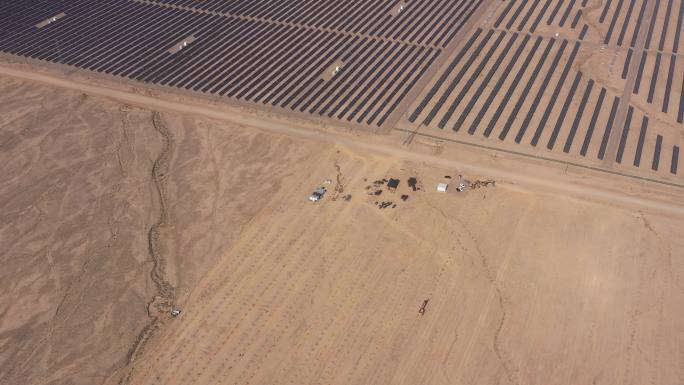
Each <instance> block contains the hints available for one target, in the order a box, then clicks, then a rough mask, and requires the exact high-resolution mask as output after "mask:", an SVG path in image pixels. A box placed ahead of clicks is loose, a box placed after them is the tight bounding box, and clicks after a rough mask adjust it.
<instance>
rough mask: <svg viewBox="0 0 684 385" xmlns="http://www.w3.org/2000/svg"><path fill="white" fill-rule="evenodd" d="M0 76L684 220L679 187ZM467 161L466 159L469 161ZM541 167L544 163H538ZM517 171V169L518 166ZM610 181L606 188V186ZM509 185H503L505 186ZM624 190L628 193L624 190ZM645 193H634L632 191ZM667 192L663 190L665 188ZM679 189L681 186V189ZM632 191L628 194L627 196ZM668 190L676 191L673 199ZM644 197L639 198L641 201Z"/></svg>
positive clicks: (61, 82)
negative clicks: (433, 151)
mask: <svg viewBox="0 0 684 385" xmlns="http://www.w3.org/2000/svg"><path fill="white" fill-rule="evenodd" d="M0 75H4V76H10V77H14V78H18V79H23V80H29V81H36V82H41V83H44V84H49V85H52V86H55V87H61V88H67V89H72V90H77V91H79V92H84V93H86V94H89V95H98V96H102V97H107V98H112V99H114V100H118V101H121V102H123V103H127V104H131V105H135V106H140V107H144V108H149V109H153V110H161V111H169V112H175V113H182V114H189V115H195V116H203V117H207V118H211V119H217V120H221V121H227V122H232V123H235V124H239V125H244V126H248V127H255V128H259V129H264V130H268V131H270V132H275V133H282V134H287V135H291V136H294V137H298V138H305V139H313V140H317V141H322V142H326V143H337V144H341V145H344V146H348V147H350V148H357V149H361V150H365V151H371V152H375V153H378V154H383V155H387V156H394V157H399V158H402V159H407V160H413V161H417V162H426V163H430V164H434V165H437V166H440V167H444V168H456V169H459V170H463V172H468V173H474V174H480V175H489V176H491V177H493V178H496V179H501V180H503V183H501V185H502V186H506V185H507V184H510V183H512V184H515V185H519V186H526V187H527V188H532V189H542V190H545V191H548V192H552V193H555V194H558V193H560V194H565V195H567V194H570V195H574V196H581V197H584V198H587V199H593V200H598V201H602V202H610V203H612V204H620V205H624V206H627V207H634V208H637V209H641V210H654V211H658V212H661V213H664V214H667V215H679V216H681V215H684V202H682V201H681V199H679V198H678V197H677V196H676V194H678V192H677V191H681V190H680V187H679V186H676V187H675V188H674V189H670V190H669V191H670V193H669V195H668V196H661V195H659V194H657V193H656V194H654V193H652V192H650V190H652V189H653V190H661V187H660V186H654V185H651V184H648V183H646V184H641V183H636V184H635V183H634V182H633V181H627V182H625V181H624V180H621V179H620V177H614V178H613V177H611V176H605V175H601V174H600V173H596V174H595V175H593V177H594V178H586V176H588V175H592V172H590V171H586V170H579V171H578V176H577V177H570V176H568V175H567V168H568V167H569V165H566V166H565V167H558V165H555V164H554V165H549V164H547V165H544V164H539V165H535V164H530V163H529V162H524V161H523V162H522V163H518V162H520V160H516V157H515V156H510V157H506V156H500V157H499V159H498V160H499V161H498V162H492V161H491V156H490V154H477V153H476V152H475V153H473V152H472V151H471V152H470V153H468V154H467V156H465V155H466V154H465V153H466V152H467V151H468V149H462V148H459V157H458V160H455V159H454V158H448V157H446V156H440V157H436V156H431V155H426V154H421V153H417V152H415V151H410V150H407V149H405V148H401V146H399V143H400V142H401V139H397V138H395V137H377V136H370V135H366V134H361V133H357V134H343V133H336V132H330V131H319V130H309V129H302V128H299V127H296V126H294V125H292V124H289V123H287V122H282V121H277V120H274V119H267V118H264V117H259V116H255V115H248V114H244V113H239V112H235V111H230V112H226V111H224V110H222V109H220V108H218V107H213V106H207V105H200V104H194V103H189V102H178V101H174V100H168V99H162V98H157V97H150V96H146V95H141V94H139V93H133V92H127V91H124V90H119V89H114V88H107V87H104V86H99V85H92V84H85V83H81V82H77V81H74V80H70V79H64V78H59V77H56V76H51V75H48V74H43V73H35V72H31V71H27V70H25V69H20V68H10V67H8V66H0ZM469 160H471V161H470V162H469ZM541 163H543V161H542V162H541ZM521 166H522V167H521ZM606 181H611V183H606ZM506 182H508V183H506ZM624 185H629V186H630V188H629V189H628V188H625V187H623V186H624ZM642 188H643V189H644V191H645V193H644V191H635V189H637V190H639V189H642ZM666 189H667V188H666ZM681 189H684V186H681ZM630 190H631V192H630ZM672 191H675V193H674V194H673V193H672ZM646 195H647V196H648V198H644V196H646Z"/></svg>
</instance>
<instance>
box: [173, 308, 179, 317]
mask: <svg viewBox="0 0 684 385" xmlns="http://www.w3.org/2000/svg"><path fill="white" fill-rule="evenodd" d="M180 313H181V309H178V308H173V309H171V316H173V317H178V316H179V315H180Z"/></svg>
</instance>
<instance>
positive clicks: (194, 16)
mask: <svg viewBox="0 0 684 385" xmlns="http://www.w3.org/2000/svg"><path fill="white" fill-rule="evenodd" d="M480 3H481V0H477V1H469V0H458V1H453V0H415V1H411V2H408V3H404V2H401V1H397V0H392V1H386V0H372V1H367V0H363V1H361V0H356V1H332V0H327V1H320V0H317V1H311V0H299V1H285V0H282V1H268V2H264V1H254V0H242V1H228V0H207V1H202V2H197V1H189V0H175V1H174V0H167V1H161V0H159V1H142V0H141V1H136V0H98V1H94V0H74V1H66V0H53V1H48V0H26V1H22V2H13V1H7V0H3V1H0V4H1V5H2V11H1V13H0V50H1V51H3V52H7V53H12V54H16V55H21V56H25V57H30V58H35V59H39V60H45V61H49V62H57V63H63V64H67V65H71V66H75V67H78V68H83V69H88V70H92V71H97V72H100V73H105V74H110V75H116V76H122V77H126V78H130V79H134V80H138V81H143V82H148V83H154V84H158V85H163V86H170V87H176V88H181V89H186V90H192V91H197V92H202V93H206V94H210V95H213V96H222V97H228V98H231V99H236V100H241V101H247V102H252V103H257V104H262V105H268V106H272V107H279V108H284V109H289V110H291V111H295V112H303V113H307V114H315V115H318V116H320V117H330V118H335V119H339V120H342V121H346V122H352V123H356V124H364V125H375V126H381V125H383V124H384V123H385V122H386V121H387V120H388V119H389V118H390V116H392V114H393V113H394V112H395V111H397V107H398V106H399V105H400V104H401V102H402V101H403V99H404V98H405V97H406V95H407V94H408V93H409V91H410V90H411V89H412V88H413V87H414V86H415V84H416V83H417V82H418V81H419V80H420V79H421V77H422V76H423V75H424V74H425V72H426V71H427V69H428V68H429V67H430V65H431V64H432V63H433V62H434V61H435V60H436V59H437V57H438V56H439V55H440V54H441V53H442V51H443V49H444V47H445V46H446V45H447V44H448V43H449V42H450V41H451V39H453V37H454V36H455V35H456V34H457V33H458V32H459V31H460V30H461V28H462V27H463V25H464V23H465V22H466V21H467V20H468V18H469V17H470V16H471V15H472V13H473V12H474V11H475V10H476V9H477V7H478V6H479V5H480ZM402 5H403V9H402ZM61 12H64V13H65V14H66V15H65V16H64V17H62V18H60V19H59V20H56V21H54V22H52V23H48V24H47V25H45V26H43V27H41V28H39V27H36V24H38V23H40V22H41V21H43V20H46V19H47V18H50V17H52V16H54V15H55V14H58V13H61ZM188 37H192V39H190V41H191V42H190V43H189V44H187V45H182V42H183V41H184V39H186V38H188ZM179 43H180V44H181V46H179V47H178V49H176V50H170V49H171V48H173V47H174V45H177V44H179ZM176 51H177V52H176ZM335 67H339V68H338V72H336V73H334V75H333V73H332V72H331V71H332V70H331V68H333V69H334V68H335Z"/></svg>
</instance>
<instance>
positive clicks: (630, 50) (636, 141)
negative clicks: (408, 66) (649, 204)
mask: <svg viewBox="0 0 684 385" xmlns="http://www.w3.org/2000/svg"><path fill="white" fill-rule="evenodd" d="M612 1H613V2H615V1H617V2H619V3H618V4H615V3H613V4H612V5H611V0H607V2H606V3H605V5H603V8H597V6H596V5H589V4H588V3H589V1H588V0H582V1H581V2H580V1H576V0H548V1H547V0H505V1H503V2H502V3H501V4H500V5H499V6H498V8H497V11H496V12H495V13H494V14H493V15H492V17H491V19H488V20H486V21H485V24H486V25H487V26H488V27H489V28H486V27H484V26H483V27H482V28H477V29H476V30H474V31H473V32H472V34H471V35H470V37H469V38H467V39H465V40H464V42H463V44H462V45H461V47H460V48H459V49H458V50H457V51H455V52H454V54H453V56H452V57H451V58H450V59H449V62H447V63H445V65H444V67H443V68H442V70H441V71H440V73H439V74H438V75H437V76H436V77H435V78H434V79H433V81H432V82H431V83H430V84H428V87H427V88H426V89H425V91H424V93H423V95H422V97H421V98H420V99H419V100H418V101H416V103H415V104H414V106H413V109H412V110H411V114H410V115H409V117H408V122H407V123H408V124H409V127H412V129H415V127H416V125H420V126H427V127H430V128H434V129H439V130H445V129H446V130H448V131H446V132H445V134H447V133H450V135H453V134H458V135H463V134H468V135H472V136H473V137H475V136H479V137H480V138H482V140H488V139H489V140H491V139H493V140H495V143H501V144H503V143H509V144H513V145H518V144H524V145H529V146H530V147H527V149H532V148H536V149H540V148H543V149H545V150H548V151H551V152H556V153H559V154H570V155H573V156H575V157H576V156H579V157H582V158H585V159H587V160H590V161H592V162H595V163H597V164H604V163H605V162H608V163H613V164H620V165H621V167H636V168H642V169H643V168H647V169H649V170H650V171H656V172H660V173H661V174H667V175H677V174H678V163H679V152H680V150H679V149H680V147H681V146H682V145H683V144H684V137H683V136H681V132H684V131H682V130H681V129H682V128H684V127H681V126H680V127H679V131H677V130H676V129H675V130H674V131H671V129H670V128H665V131H662V130H661V129H660V128H659V127H658V125H656V124H662V123H659V121H658V120H656V119H655V118H654V117H653V116H650V115H649V114H648V113H647V112H645V111H644V110H643V109H641V108H638V107H636V106H635V104H634V102H639V103H641V102H642V101H645V102H646V103H651V104H655V105H657V106H658V107H660V108H659V110H660V111H662V112H663V113H668V114H670V116H671V117H672V120H671V121H670V119H665V120H666V121H668V122H671V123H669V124H677V123H680V124H681V123H682V122H683V120H682V119H683V118H684V64H683V63H682V62H683V61H682V60H680V59H681V58H680V57H679V54H678V52H679V50H680V49H681V45H682V40H681V39H680V37H679V36H680V35H681V33H682V20H684V1H681V0H643V1H636V0H624V1H623V0H612ZM654 1H655V3H653V2H654ZM661 1H662V2H663V3H665V2H667V6H666V7H662V6H660V2H661ZM623 2H629V5H628V6H626V7H627V10H623V11H622V12H623V13H620V9H621V7H622V3H623ZM625 4H627V3H625ZM647 6H648V7H652V8H650V9H653V12H652V13H651V12H645V11H643V10H644V9H649V8H646V7H647ZM630 9H631V11H630ZM585 13H586V15H584V17H583V14H585ZM663 14H666V15H669V16H668V17H669V18H670V19H671V20H669V23H668V22H665V23H659V21H662V19H661V17H662V15H663ZM573 15H574V16H573ZM615 15H617V16H615ZM620 15H621V16H620ZM649 15H650V16H649ZM647 16H648V17H647ZM611 17H612V19H611ZM593 18H597V19H598V23H596V24H594V23H592V21H591V20H593ZM611 20H612V21H611ZM602 23H603V24H606V25H603V24H602ZM589 24H591V27H590V26H589ZM668 25H669V27H668ZM558 27H564V29H562V30H561V31H562V34H563V36H559V35H560V34H555V33H553V34H552V33H549V32H554V31H557V30H559V29H558ZM542 29H543V31H541V32H542V33H538V34H537V33H536V32H537V31H540V30H542ZM592 29H593V31H592ZM611 30H612V31H611ZM590 31H591V34H590V33H589V32H590ZM597 31H598V33H597ZM603 32H605V33H603ZM597 38H600V39H601V43H604V44H608V45H609V46H613V47H615V48H614V49H615V51H614V52H621V54H620V55H617V54H615V53H613V54H611V57H612V58H613V59H612V60H616V59H617V58H624V60H625V62H626V63H624V70H623V67H622V66H623V64H622V63H619V62H618V65H617V66H616V72H617V74H616V76H617V77H618V79H619V76H620V73H619V71H623V73H622V79H626V78H628V76H627V73H629V74H630V76H629V78H630V79H632V80H633V86H632V83H625V84H628V86H626V87H628V88H629V90H630V91H632V92H631V94H633V95H634V96H632V97H631V99H625V100H621V98H622V94H621V93H618V92H616V91H615V88H614V87H611V86H608V85H607V84H606V82H605V80H603V79H593V78H592V77H591V76H588V74H586V73H583V63H585V62H586V61H587V59H588V58H590V57H591V56H592V55H595V54H597V53H598V54H600V53H601V52H603V50H604V48H600V47H597V44H596V39H597ZM585 39H591V40H590V41H589V42H587V41H585ZM642 53H643V54H642ZM632 55H634V57H636V58H637V59H635V60H636V61H635V62H632V64H631V65H630V58H631V57H632ZM616 83H617V84H619V80H618V81H617V82H616ZM613 84H614V83H613ZM658 118H661V120H662V116H658ZM675 122H676V123H675ZM654 123H655V124H654ZM668 130H670V131H668Z"/></svg>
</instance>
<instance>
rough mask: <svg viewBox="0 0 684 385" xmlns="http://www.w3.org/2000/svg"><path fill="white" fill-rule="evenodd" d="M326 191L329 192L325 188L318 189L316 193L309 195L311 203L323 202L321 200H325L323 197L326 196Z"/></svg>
mask: <svg viewBox="0 0 684 385" xmlns="http://www.w3.org/2000/svg"><path fill="white" fill-rule="evenodd" d="M326 191H327V190H326V189H325V187H319V188H317V189H316V191H314V192H313V193H312V194H311V195H309V200H310V201H311V202H317V201H319V200H321V198H323V195H325V193H326Z"/></svg>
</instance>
